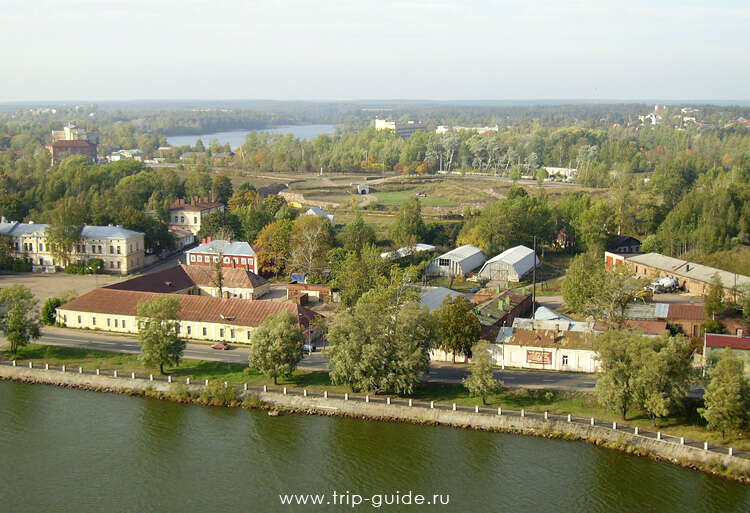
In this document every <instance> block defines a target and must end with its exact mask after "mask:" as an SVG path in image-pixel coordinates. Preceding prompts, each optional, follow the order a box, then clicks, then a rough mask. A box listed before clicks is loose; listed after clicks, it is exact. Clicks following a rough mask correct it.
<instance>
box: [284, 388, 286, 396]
mask: <svg viewBox="0 0 750 513" xmlns="http://www.w3.org/2000/svg"><path fill="white" fill-rule="evenodd" d="M284 395H286V387H284Z"/></svg>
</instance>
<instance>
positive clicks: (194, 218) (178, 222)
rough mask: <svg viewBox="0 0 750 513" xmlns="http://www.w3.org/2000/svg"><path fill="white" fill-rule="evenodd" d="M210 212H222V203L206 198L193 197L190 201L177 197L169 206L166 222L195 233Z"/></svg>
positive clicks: (170, 225) (173, 226)
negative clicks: (167, 220)
mask: <svg viewBox="0 0 750 513" xmlns="http://www.w3.org/2000/svg"><path fill="white" fill-rule="evenodd" d="M212 212H224V204H223V203H219V202H216V201H209V199H208V198H203V199H198V198H193V200H192V201H191V202H190V203H187V202H186V201H185V200H184V199H178V200H177V201H175V202H174V203H172V204H171V205H170V206H169V223H168V224H169V227H170V228H182V229H183V230H188V231H191V232H193V233H194V234H196V235H197V234H198V232H199V231H200V230H201V223H202V220H203V218H204V217H205V216H207V215H208V214H211V213H212Z"/></svg>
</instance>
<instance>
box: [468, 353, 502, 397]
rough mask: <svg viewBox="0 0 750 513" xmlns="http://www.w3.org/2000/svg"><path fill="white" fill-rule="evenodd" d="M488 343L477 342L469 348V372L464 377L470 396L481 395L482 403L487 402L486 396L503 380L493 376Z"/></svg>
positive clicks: (497, 389)
mask: <svg viewBox="0 0 750 513" xmlns="http://www.w3.org/2000/svg"><path fill="white" fill-rule="evenodd" d="M490 351H491V350H490V344H489V343H488V342H487V341H486V340H482V341H480V342H478V343H477V344H476V345H475V346H474V347H473V348H472V349H471V354H472V357H471V374H470V375H469V376H468V377H467V378H466V379H464V386H465V387H466V389H467V390H468V391H469V394H470V395H471V396H472V397H481V398H482V404H487V396H488V395H491V394H494V393H497V392H498V391H499V390H500V389H502V387H503V382H502V381H500V380H499V379H497V378H495V373H494V370H493V369H492V355H491V353H490Z"/></svg>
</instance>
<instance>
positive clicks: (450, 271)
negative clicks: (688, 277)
mask: <svg viewBox="0 0 750 513" xmlns="http://www.w3.org/2000/svg"><path fill="white" fill-rule="evenodd" d="M485 260H487V257H486V256H485V255H484V253H482V250H481V249H479V248H478V247H476V246H472V245H471V244H466V245H465V246H461V247H460V248H456V249H454V250H451V251H449V252H447V253H445V254H443V255H440V256H439V257H437V258H435V259H433V260H432V262H430V265H429V266H427V270H426V273H427V275H429V276H459V275H460V276H465V275H467V274H468V273H470V272H471V271H473V270H474V269H476V268H478V267H479V266H480V265H482V264H483V263H484V262H485Z"/></svg>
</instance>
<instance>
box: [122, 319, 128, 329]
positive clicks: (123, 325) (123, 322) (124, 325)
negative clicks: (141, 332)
mask: <svg viewBox="0 0 750 513" xmlns="http://www.w3.org/2000/svg"><path fill="white" fill-rule="evenodd" d="M126 326H127V325H126V324H125V319H123V320H122V327H123V328H125V327H126Z"/></svg>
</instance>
